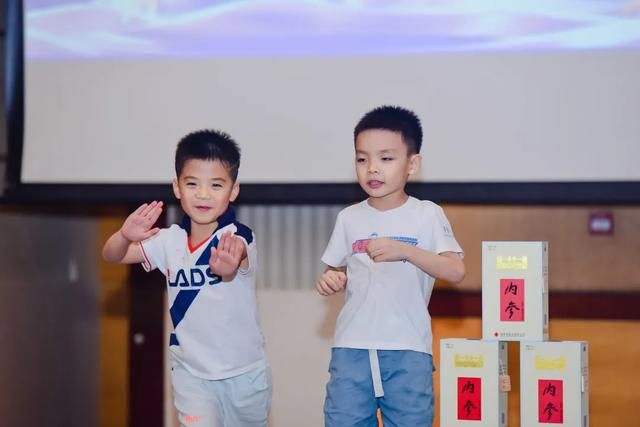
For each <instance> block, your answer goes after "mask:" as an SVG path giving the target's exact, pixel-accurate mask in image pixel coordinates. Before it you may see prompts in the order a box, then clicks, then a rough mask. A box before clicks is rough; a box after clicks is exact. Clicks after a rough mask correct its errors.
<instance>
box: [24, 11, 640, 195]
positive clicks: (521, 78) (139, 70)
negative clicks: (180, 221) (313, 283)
mask: <svg viewBox="0 0 640 427" xmlns="http://www.w3.org/2000/svg"><path fill="white" fill-rule="evenodd" d="M25 26H26V34H25V40H26V64H25V72H26V76H25V139H24V145H23V159H22V176H21V181H22V182H23V183H70V184H75V183H106V184H110V183H111V184H114V183H115V184H165V183H167V182H169V181H170V180H171V179H172V177H173V172H172V167H173V166H172V158H173V151H174V148H175V144H176V143H177V141H178V139H179V138H180V137H181V136H183V135H184V134H186V133H188V132H189V131H192V130H195V129H199V128H218V129H223V130H225V131H227V132H228V133H230V134H231V135H232V136H233V137H234V138H235V139H236V140H237V141H238V142H239V144H240V145H241V147H242V149H243V163H242V166H241V168H240V179H241V180H242V182H243V183H258V184H259V183H347V182H353V181H354V172H353V169H354V168H353V161H354V154H353V135H352V132H353V127H354V126H355V124H356V122H357V120H358V119H359V118H360V117H361V116H362V115H363V114H364V113H365V112H367V111H368V110H370V109H372V108H373V107H375V106H378V105H381V104H396V105H402V106H405V107H407V108H410V109H413V110H414V111H415V112H416V113H418V115H419V116H420V117H421V118H422V121H423V127H424V133H425V140H424V145H423V151H422V154H423V156H424V161H423V168H422V172H421V176H419V177H418V181H426V182H436V183H437V182H516V183H517V182H577V181H586V182H589V181H640V169H639V168H637V166H636V165H635V161H636V159H638V158H640V144H638V140H639V139H640V120H637V115H638V111H640V79H638V76H639V75H640V3H639V2H637V1H613V0H612V1H607V2H603V1H589V0H580V1H579V0H570V1H563V2H558V1H552V0H527V1H518V2H508V1H500V2H483V1H472V0H467V1H452V2H425V1H396V2H374V1H335V0H333V1H329V0H326V1H208V0H207V1H205V0H136V1H134V0H128V1H125V0H94V1H85V2H77V1H71V0H68V1H65V0H59V1H56V0H26V1H25Z"/></svg>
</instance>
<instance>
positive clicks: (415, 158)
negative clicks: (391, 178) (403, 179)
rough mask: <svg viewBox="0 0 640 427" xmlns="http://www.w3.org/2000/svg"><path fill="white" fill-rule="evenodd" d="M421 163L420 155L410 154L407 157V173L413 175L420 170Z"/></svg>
mask: <svg viewBox="0 0 640 427" xmlns="http://www.w3.org/2000/svg"><path fill="white" fill-rule="evenodd" d="M421 165H422V155H420V154H412V155H411V157H410V158H409V175H413V174H415V173H417V172H418V171H419V170H420V166H421Z"/></svg>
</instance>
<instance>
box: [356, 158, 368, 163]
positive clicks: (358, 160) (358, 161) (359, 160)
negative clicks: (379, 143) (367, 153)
mask: <svg viewBox="0 0 640 427" xmlns="http://www.w3.org/2000/svg"><path fill="white" fill-rule="evenodd" d="M366 160H367V159H365V158H363V157H360V158H357V159H356V162H357V163H364V162H365V161H366Z"/></svg>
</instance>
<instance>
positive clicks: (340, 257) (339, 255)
mask: <svg viewBox="0 0 640 427" xmlns="http://www.w3.org/2000/svg"><path fill="white" fill-rule="evenodd" d="M343 212H344V211H343ZM347 255H349V250H348V245H347V236H346V235H345V228H344V218H343V215H342V212H340V213H339V214H338V218H337V219H336V224H335V226H334V227H333V233H332V234H331V238H330V239H329V243H328V244H327V248H326V249H325V250H324V254H323V255H322V262H324V263H325V264H327V265H328V266H331V267H343V266H345V265H347Z"/></svg>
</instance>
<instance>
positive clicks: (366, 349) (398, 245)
mask: <svg viewBox="0 0 640 427" xmlns="http://www.w3.org/2000/svg"><path fill="white" fill-rule="evenodd" d="M354 139H355V160H356V174H357V177H358V183H359V184H360V186H361V187H362V188H363V190H364V191H365V192H366V193H367V195H368V196H369V197H368V198H367V199H366V200H364V201H363V202H360V203H358V204H355V205H352V206H349V207H347V208H345V209H343V210H342V211H341V212H340V213H339V214H338V218H337V220H336V224H335V228H334V230H333V234H332V235H331V239H330V241H329V244H328V246H327V248H326V250H325V252H324V255H323V256H322V261H323V262H324V263H325V264H327V266H328V268H327V269H326V271H325V272H324V273H323V274H322V276H321V277H320V279H319V280H318V282H317V283H316V288H317V290H318V292H319V293H320V294H321V295H325V296H326V295H331V294H334V293H336V292H339V291H341V290H343V289H344V290H345V302H344V306H343V307H342V310H341V311H340V314H339V316H338V320H337V323H336V333H335V342H334V345H333V348H332V353H331V363H330V366H329V373H330V379H329V383H328V384H327V394H326V399H325V405H324V413H325V426H327V427H338V426H339V427H347V426H349V427H351V426H375V425H377V420H376V414H377V410H378V408H379V409H380V411H381V414H382V419H383V422H384V425H385V426H406V427H424V426H431V425H432V424H433V413H434V409H433V407H434V395H433V378H432V377H433V375H432V372H433V369H434V368H433V361H432V356H431V353H432V343H431V341H432V334H431V318H430V316H429V312H428V310H427V305H428V303H429V298H430V297H431V291H432V289H433V283H434V281H435V279H436V278H441V279H444V280H446V281H449V282H453V283H457V282H460V281H461V280H462V279H463V278H464V274H465V268H464V264H463V262H462V256H463V252H462V249H461V248H460V246H459V245H458V243H457V242H456V240H455V238H454V236H453V233H452V231H451V226H450V225H449V221H448V220H447V218H446V216H445V215H444V212H443V210H442V209H441V208H440V207H439V206H438V205H436V204H435V203H432V202H430V201H426V200H423V201H421V200H418V199H415V198H413V197H410V196H409V195H407V193H406V192H405V185H406V183H407V179H408V178H409V176H411V175H413V174H415V173H416V172H417V171H418V169H419V167H420V162H421V157H420V154H419V153H420V147H421V144H422V128H421V125H420V120H419V119H418V117H417V116H416V115H415V114H414V113H413V112H411V111H409V110H406V109H404V108H400V107H392V106H382V107H378V108H376V109H374V110H372V111H370V112H368V113H367V114H366V115H364V117H362V119H361V120H360V122H359V123H358V124H357V126H356V127H355V130H354Z"/></svg>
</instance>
